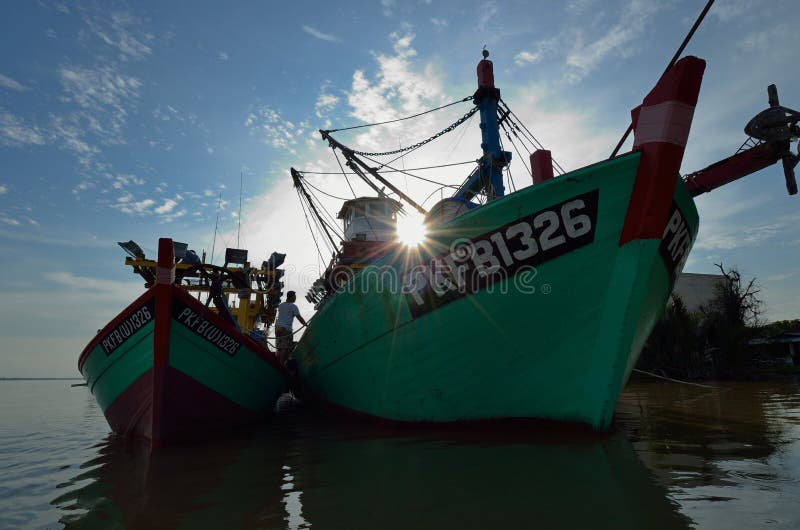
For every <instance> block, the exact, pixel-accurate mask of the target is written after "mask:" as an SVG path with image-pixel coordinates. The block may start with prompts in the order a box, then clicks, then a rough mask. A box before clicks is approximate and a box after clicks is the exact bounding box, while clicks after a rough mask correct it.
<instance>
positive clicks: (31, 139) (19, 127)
mask: <svg viewBox="0 0 800 530" xmlns="http://www.w3.org/2000/svg"><path fill="white" fill-rule="evenodd" d="M45 143H46V142H45V137H44V134H43V133H42V131H41V130H40V129H39V128H38V127H35V126H29V125H26V124H25V123H24V122H23V121H22V119H20V118H18V117H17V116H14V115H13V114H11V113H10V112H7V111H5V110H4V109H2V108H0V145H5V146H9V147H17V146H22V145H44V144H45Z"/></svg>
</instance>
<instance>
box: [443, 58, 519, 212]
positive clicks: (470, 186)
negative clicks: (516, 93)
mask: <svg viewBox="0 0 800 530" xmlns="http://www.w3.org/2000/svg"><path fill="white" fill-rule="evenodd" d="M487 57H489V52H488V51H487V50H483V60H481V62H479V63H478V90H477V91H476V92H475V95H474V96H473V101H474V102H475V105H477V106H478V110H479V112H480V115H481V149H482V150H483V157H482V158H481V161H480V170H479V171H475V172H473V173H472V174H471V175H470V176H469V178H468V179H467V182H465V183H464V184H463V185H462V186H461V188H459V190H458V191H457V192H456V193H455V195H454V196H453V197H455V198H457V199H464V200H470V199H471V198H472V197H474V196H475V195H476V194H477V193H479V192H480V191H481V189H485V191H486V197H487V199H488V200H494V199H497V198H500V197H502V196H503V195H505V191H506V190H505V186H503V168H504V167H505V166H507V165H508V163H509V162H510V161H511V153H510V152H508V151H503V149H502V147H501V146H500V125H499V123H498V119H497V102H498V101H499V100H500V90H499V89H498V88H496V87H495V86H494V65H493V64H492V61H490V60H489V59H488V58H487Z"/></svg>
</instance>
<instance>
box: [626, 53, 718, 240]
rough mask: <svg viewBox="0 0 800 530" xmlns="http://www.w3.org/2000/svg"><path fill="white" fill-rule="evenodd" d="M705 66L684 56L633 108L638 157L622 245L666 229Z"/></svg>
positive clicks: (658, 237) (659, 235) (661, 233)
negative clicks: (637, 166) (640, 102)
mask: <svg viewBox="0 0 800 530" xmlns="http://www.w3.org/2000/svg"><path fill="white" fill-rule="evenodd" d="M705 67H706V63H705V61H703V60H702V59H698V58H697V57H684V58H683V59H681V60H680V61H678V62H677V63H675V66H673V67H672V68H671V69H670V70H669V71H668V72H667V73H666V74H665V75H664V76H663V77H662V78H661V79H660V80H659V82H658V84H656V86H655V88H653V90H652V91H651V92H650V93H649V94H648V95H647V97H645V98H644V101H643V102H642V105H641V106H640V107H638V108H636V109H634V110H633V112H632V113H631V115H632V119H633V127H634V148H635V149H638V150H639V151H640V152H641V159H640V162H639V169H638V171H637V173H636V181H635V182H634V184H633V192H632V193H631V200H630V202H629V203H628V211H627V213H626V215H625V224H624V225H623V227H622V233H621V234H620V239H619V245H620V246H622V245H624V244H626V243H628V242H630V241H633V240H635V239H660V238H661V237H662V236H663V234H664V227H665V226H666V223H667V216H668V214H669V208H670V205H671V204H672V197H673V196H674V194H675V186H676V184H677V182H678V178H679V174H680V168H681V162H682V160H683V151H684V146H685V145H686V139H687V138H688V136H689V129H690V126H691V120H692V115H693V112H694V107H695V106H696V105H697V97H698V95H699V94H700V83H701V82H702V80H703V71H704V70H705Z"/></svg>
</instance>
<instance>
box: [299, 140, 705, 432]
mask: <svg viewBox="0 0 800 530" xmlns="http://www.w3.org/2000/svg"><path fill="white" fill-rule="evenodd" d="M639 170H640V154H639V153H631V154H629V155H626V156H622V157H618V158H616V159H613V160H610V161H606V162H601V163H599V164H595V165H593V166H589V167H587V168H584V169H581V170H578V171H575V172H572V173H569V174H567V175H564V176H561V177H559V178H557V179H553V180H550V181H548V182H546V183H543V184H539V185H535V186H532V187H529V188H525V189H523V190H520V191H518V192H516V193H513V194H511V195H508V196H506V197H504V198H502V199H498V200H495V201H493V202H490V203H489V204H486V205H484V206H482V207H481V208H478V209H476V210H473V211H471V212H469V213H466V214H464V215H462V216H461V217H458V218H456V219H454V220H453V221H451V222H449V223H448V224H446V225H444V226H443V227H441V229H439V230H437V231H436V232H434V233H433V234H431V237H430V239H431V241H430V242H429V243H428V245H427V247H426V248H425V249H423V250H419V251H416V250H398V251H397V252H395V253H394V254H392V255H390V256H387V257H386V259H385V260H384V261H383V262H382V263H378V264H377V266H374V267H370V268H367V269H365V270H364V271H362V272H361V273H360V274H359V275H358V276H356V277H355V278H353V279H352V280H351V281H350V282H349V283H348V284H346V285H345V286H344V288H342V289H341V290H340V291H339V292H337V293H336V294H334V295H332V296H331V298H330V299H329V300H328V301H327V302H326V303H325V305H324V306H323V307H322V308H321V309H320V311H319V312H318V314H317V315H315V317H314V319H313V321H312V324H311V325H310V327H309V329H308V331H307V332H306V334H305V335H304V336H303V338H302V340H301V341H300V343H299V345H298V347H297V350H296V351H295V358H296V359H297V362H298V369H299V374H300V378H301V380H302V383H303V387H304V390H305V392H306V393H307V395H309V396H312V397H316V398H318V399H319V400H321V401H322V402H323V403H325V404H327V405H330V406H332V408H334V409H336V410H338V411H342V412H347V413H351V414H355V415H359V416H364V417H368V418H374V419H379V420H382V421H389V422H406V423H409V422H410V423H450V422H475V421H497V420H519V419H526V420H527V419H537V420H554V421H558V422H570V423H580V424H585V425H588V426H589V427H591V428H592V429H594V430H601V431H602V430H605V429H607V428H608V426H609V424H610V422H611V419H612V415H613V411H614V406H615V404H616V400H617V398H618V396H619V393H620V391H621V389H622V387H623V385H624V384H625V382H626V380H627V378H628V376H629V374H630V371H631V369H632V367H633V366H634V364H635V362H636V360H637V358H638V356H639V353H640V351H641V348H642V346H643V344H644V342H645V340H646V339H647V337H648V335H649V333H650V331H651V330H652V328H653V326H654V325H655V322H656V321H657V319H658V318H659V317H660V315H661V314H662V312H663V310H664V307H665V305H666V303H667V299H668V297H669V295H670V292H671V289H672V284H673V281H674V277H675V275H676V274H678V273H679V272H680V270H681V268H682V266H683V262H682V260H681V259H680V258H678V259H677V260H675V259H673V257H674V256H673V255H672V254H665V252H667V251H674V250H675V249H676V248H680V250H681V254H680V255H681V256H683V258H684V259H685V255H686V254H688V251H689V249H690V247H691V243H692V242H693V241H694V237H695V236H696V234H697V229H698V216H697V210H696V208H695V206H694V203H693V201H692V199H691V197H689V195H688V193H687V191H686V188H685V186H683V185H682V184H678V185H677V186H676V187H675V191H674V196H672V202H673V206H672V208H673V210H672V212H671V215H673V214H674V212H675V211H677V212H678V214H675V216H673V217H674V219H678V220H680V222H681V223H682V225H681V227H680V229H681V230H682V232H681V233H680V236H681V238H680V240H677V239H676V238H677V235H676V234H677V232H675V231H674V230H673V231H672V232H665V233H664V237H662V238H648V239H643V238H636V239H633V240H631V241H628V242H622V239H621V234H622V233H623V229H624V227H625V226H626V219H627V213H626V212H627V210H628V205H629V203H630V201H631V197H632V195H633V189H634V184H635V182H636V180H637V174H638V173H639ZM675 178H677V175H676V176H675ZM576 198H579V200H580V201H582V202H581V203H580V204H583V207H582V208H577V209H573V210H570V208H571V206H564V205H573V206H574V205H575V204H577V203H575V201H576ZM667 199H669V197H667ZM565 208H566V210H565ZM565 211H566V212H567V214H569V215H570V216H571V220H569V221H568V220H565V219H561V224H562V225H568V224H570V223H572V225H573V226H572V231H571V233H572V236H576V237H572V236H571V235H570V233H569V231H568V230H566V229H565V228H561V229H559V230H558V231H555V232H553V233H552V234H550V235H549V236H546V235H545V234H544V233H543V232H541V231H538V230H534V234H533V235H534V237H535V238H538V243H539V250H538V254H536V255H534V256H533V257H532V258H530V259H529V260H528V261H527V262H525V263H522V262H524V261H525V260H524V259H523V260H517V259H516V257H517V256H525V255H526V254H530V253H531V252H530V251H531V248H530V247H529V248H528V249H527V251H526V248H525V247H524V245H521V239H522V238H523V237H527V236H526V234H525V230H527V229H521V228H519V226H518V225H519V223H521V222H526V223H528V228H530V226H533V225H536V224H537V219H544V218H545V217H550V218H553V215H556V216H557V215H558V214H559V213H562V214H563V213H564V212H565ZM543 212H544V213H543ZM546 212H555V213H553V214H548V213H546ZM577 215H585V216H586V218H581V219H582V220H583V221H584V222H585V221H586V219H588V220H589V221H590V223H591V227H590V230H589V231H587V230H586V227H585V226H584V227H581V226H580V222H579V220H577V219H578V218H577V217H576V216H577ZM673 217H671V218H670V219H673ZM673 225H675V226H673V228H676V229H677V228H678V227H677V224H676V222H673ZM511 227H517V228H511ZM541 227H543V228H547V224H546V223H542V224H541ZM494 234H501V236H502V237H503V238H505V239H503V241H499V240H498V238H497V237H496V236H495V235H494ZM528 235H529V234H528ZM548 237H549V239H550V243H546V242H544V239H547V238H548ZM479 241H490V242H492V245H493V246H491V247H487V246H486V245H485V244H484V245H482V246H481V245H479V244H478V242H479ZM553 241H557V242H558V243H557V244H555V245H554V246H552V245H551V243H552V242H553ZM465 242H466V243H467V244H468V245H472V246H473V252H475V250H474V248H478V247H480V248H482V249H483V250H486V251H487V252H491V253H493V255H494V257H495V259H496V260H497V261H498V262H500V263H501V264H503V261H506V258H509V259H508V261H506V263H504V265H505V267H501V268H502V269H503V270H505V271H506V275H505V276H502V275H501V276H498V277H490V278H484V279H483V280H480V279H479V282H478V283H479V285H478V286H477V287H476V288H474V289H472V288H470V287H468V288H467V289H466V292H453V291H450V292H445V293H444V294H439V293H437V292H435V291H436V289H435V288H434V287H431V285H429V286H428V287H427V288H426V289H423V290H422V292H420V291H414V290H413V289H412V290H411V294H409V290H408V289H405V288H406V287H408V286H409V285H408V284H409V282H408V279H409V275H410V274H411V273H410V272H409V271H412V270H413V269H414V267H416V266H418V265H419V264H421V263H422V264H425V263H427V264H428V265H429V270H430V269H432V268H433V267H432V266H430V265H431V263H432V262H430V261H429V260H430V259H431V258H432V257H433V256H440V257H441V256H445V260H446V258H447V256H451V257H452V255H453V254H452V253H450V254H447V251H448V249H453V248H455V249H456V252H457V251H458V248H457V247H458V246H459V245H463V244H464V243H465ZM501 244H502V245H503V246H505V251H503V250H501V249H500V246H501ZM670 245H672V246H671V247H670ZM545 246H548V249H545ZM489 248H491V250H487V249H489ZM483 250H481V252H483ZM665 256H666V258H665ZM667 258H669V259H667ZM486 261H487V263H491V260H489V259H488V258H486ZM520 263H522V265H527V268H526V267H524V266H522V265H520ZM451 270H452V269H451ZM473 272H474V271H473ZM397 278H401V279H402V280H401V282H402V283H403V287H404V289H402V290H399V289H397V288H394V287H396V286H392V285H389V282H391V281H396V279H397ZM434 281H435V280H431V276H429V277H428V283H430V284H432V283H433V282H434ZM411 283H413V282H411ZM442 283H443V282H440V285H439V287H440V291H441V290H444V291H447V289H446V288H442V287H441V284H442ZM403 291H405V292H403ZM417 294H419V296H418V297H416V298H415V295H417ZM420 300H421V301H422V303H419V302H420Z"/></svg>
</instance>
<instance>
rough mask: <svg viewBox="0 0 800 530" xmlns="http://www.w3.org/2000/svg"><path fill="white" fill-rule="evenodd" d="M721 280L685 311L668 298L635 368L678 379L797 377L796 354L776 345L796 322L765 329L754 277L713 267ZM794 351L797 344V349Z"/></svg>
mask: <svg viewBox="0 0 800 530" xmlns="http://www.w3.org/2000/svg"><path fill="white" fill-rule="evenodd" d="M717 267H718V268H719V269H720V271H721V273H722V276H723V279H722V281H720V282H719V283H718V284H717V285H716V286H715V292H714V295H713V297H712V298H711V299H710V300H709V301H708V302H707V303H706V304H704V305H702V306H701V307H700V309H699V310H698V311H694V312H692V311H689V310H688V309H687V307H686V304H685V303H684V302H683V300H682V299H681V298H680V296H678V295H677V294H673V296H672V299H671V301H670V303H669V305H668V306H667V309H666V312H665V313H664V316H663V317H662V318H661V320H659V322H658V323H657V324H656V326H655V328H654V329H653V332H652V334H651V335H650V337H649V338H648V340H647V343H646V344H645V346H644V348H643V350H642V355H641V357H640V358H639V362H638V364H637V368H638V369H640V370H644V371H647V372H652V373H656V374H660V375H664V376H668V377H676V378H681V379H695V380H696V379H766V378H772V377H787V376H796V375H800V366H798V363H800V359H798V356H797V355H796V353H795V355H792V353H793V352H797V349H798V348H796V347H795V349H792V348H791V347H789V345H788V344H786V343H783V342H779V343H776V342H775V341H776V340H779V339H780V338H781V337H783V336H785V335H787V334H788V333H790V332H792V331H793V330H797V329H800V320H791V321H781V322H775V323H772V324H765V323H764V322H763V321H762V318H761V315H762V314H763V308H764V305H763V302H762V301H761V299H760V298H759V297H758V293H759V288H758V283H757V281H756V279H755V278H753V279H752V280H750V281H745V280H743V279H742V276H741V274H740V273H739V271H738V270H736V269H735V268H730V269H725V268H724V267H723V266H722V264H718V265H717ZM797 346H800V345H797Z"/></svg>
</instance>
